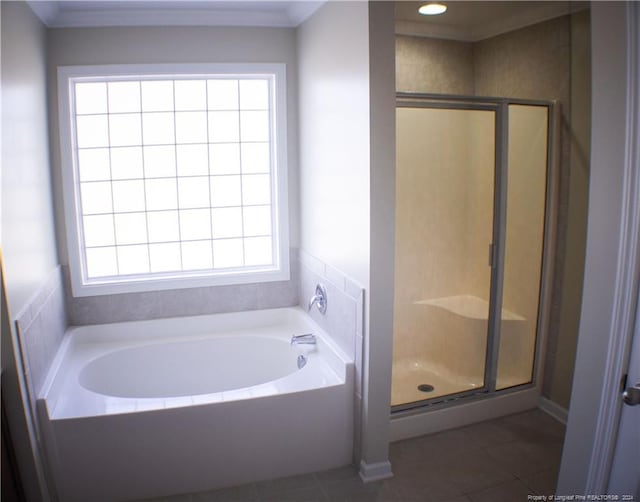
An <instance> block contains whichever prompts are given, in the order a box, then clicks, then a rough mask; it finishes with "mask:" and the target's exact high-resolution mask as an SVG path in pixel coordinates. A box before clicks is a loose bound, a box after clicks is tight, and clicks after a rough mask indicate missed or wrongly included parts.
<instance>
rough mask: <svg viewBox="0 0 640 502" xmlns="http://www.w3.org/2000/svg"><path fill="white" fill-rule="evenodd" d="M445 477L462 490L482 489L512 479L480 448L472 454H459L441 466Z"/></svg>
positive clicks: (507, 472) (510, 474)
mask: <svg viewBox="0 0 640 502" xmlns="http://www.w3.org/2000/svg"><path fill="white" fill-rule="evenodd" d="M443 469H444V471H445V476H446V477H447V479H448V480H449V481H450V482H452V483H453V484H455V485H456V487H457V488H459V489H460V490H461V491H462V492H464V493H467V492H472V491H476V490H482V489H484V488H488V487H490V486H493V485H496V484H499V483H501V482H505V481H509V480H512V479H514V475H513V474H512V473H510V472H509V471H508V470H507V469H505V468H504V466H502V465H501V464H499V463H498V462H495V461H494V460H493V459H492V458H491V457H490V456H489V455H487V454H486V453H485V452H483V451H481V450H476V453H475V454H473V455H466V456H460V457H459V458H457V459H456V460H454V461H451V462H449V463H447V464H445V465H444V466H443Z"/></svg>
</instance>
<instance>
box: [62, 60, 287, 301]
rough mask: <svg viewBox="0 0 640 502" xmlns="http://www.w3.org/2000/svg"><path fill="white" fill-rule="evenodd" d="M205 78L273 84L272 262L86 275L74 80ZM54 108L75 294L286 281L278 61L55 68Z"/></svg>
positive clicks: (282, 87) (282, 89) (282, 82)
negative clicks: (56, 109)
mask: <svg viewBox="0 0 640 502" xmlns="http://www.w3.org/2000/svg"><path fill="white" fill-rule="evenodd" d="M145 76H146V77H149V76H154V77H157V78H160V77H162V78H166V79H176V78H185V77H188V78H193V79H198V78H202V79H206V78H212V77H214V78H215V77H216V76H217V77H224V78H238V79H242V78H247V77H248V76H253V77H256V76H265V77H268V78H270V79H271V81H272V82H273V83H274V85H273V86H272V106H273V110H272V113H271V127H270V144H271V159H270V161H271V166H270V167H271V169H270V174H271V208H272V209H271V210H272V212H273V216H272V246H273V264H272V265H268V266H254V267H241V268H240V267H239V268H233V269H210V270H206V271H202V270H200V271H181V272H168V273H149V274H144V275H143V274H140V275H135V276H109V277H100V278H88V277H87V267H86V261H85V254H84V249H83V244H84V240H83V237H82V214H81V205H80V203H81V201H80V180H79V170H78V160H77V152H78V149H77V145H76V140H75V134H74V132H75V125H74V120H75V110H74V108H73V106H74V100H73V89H72V86H73V84H74V83H75V82H77V81H82V80H85V81H91V80H92V79H93V80H94V81H95V80H99V79H100V78H101V77H102V78H105V77H107V78H114V79H120V80H125V79H126V77H129V78H134V79H135V78H136V77H143V78H144V77H145ZM58 106H59V127H60V146H61V162H62V182H63V198H64V209H65V226H66V236H67V254H68V258H69V268H70V276H71V286H72V292H73V295H74V296H93V295H105V294H116V293H132V292H142V291H156V290H167V289H181V288H194V287H206V286H220V285H231V284H247V283H258V282H269V281H283V280H289V278H290V272H289V230H288V220H289V212H288V200H287V198H288V197H287V194H288V189H287V125H286V117H287V110H286V68H285V65H284V64H279V63H255V64H254V63H251V64H235V63H215V64H209V63H203V64H135V65H99V66H62V67H58Z"/></svg>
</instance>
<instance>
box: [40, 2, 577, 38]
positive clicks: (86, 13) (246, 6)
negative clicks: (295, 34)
mask: <svg viewBox="0 0 640 502" xmlns="http://www.w3.org/2000/svg"><path fill="white" fill-rule="evenodd" d="M325 1H326V0H325ZM325 1H322V0H318V1H315V0H288V1H285V0H276V1H272V0H110V1H105V0H30V1H28V3H29V5H30V6H31V7H32V9H33V10H34V12H35V13H36V14H37V15H38V16H39V17H40V19H41V20H42V21H43V22H44V23H45V24H46V25H47V26H49V27H52V28H70V27H97V26H273V27H295V26H298V25H299V24H300V23H301V22H303V21H304V20H305V19H307V18H308V17H310V16H311V15H312V14H313V13H314V12H315V11H316V10H317V9H318V8H319V7H320V6H321V5H322V4H324V3H325ZM329 1H340V0H329ZM360 1H364V0H360ZM425 1H427V0H425ZM441 1H442V2H443V3H446V4H447V5H448V7H449V9H448V10H447V12H445V13H444V14H442V15H440V16H421V15H420V14H418V7H419V6H420V5H422V4H423V3H425V2H424V1H423V2H415V1H406V0H399V1H396V5H395V10H396V33H398V34H404V35H418V36H429V37H435V38H448V39H455V40H463V41H477V40H482V39H484V38H488V37H491V36H495V35H498V34H500V33H505V32H507V31H512V30H515V29H518V28H522V27H524V26H528V25H530V24H534V23H538V22H541V21H545V20H547V19H552V18H554V17H558V16H561V15H564V14H567V13H569V12H572V11H576V10H581V9H583V8H586V7H588V2H579V1H483V0H476V1H460V0H448V1H447V0H441Z"/></svg>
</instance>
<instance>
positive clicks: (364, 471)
mask: <svg viewBox="0 0 640 502" xmlns="http://www.w3.org/2000/svg"><path fill="white" fill-rule="evenodd" d="M359 474H360V479H362V482H363V483H371V482H373V481H380V480H383V479H389V478H392V477H393V472H391V462H389V461H388V460H386V461H384V462H375V463H373V464H369V463H367V462H365V461H364V460H361V461H360V472H359Z"/></svg>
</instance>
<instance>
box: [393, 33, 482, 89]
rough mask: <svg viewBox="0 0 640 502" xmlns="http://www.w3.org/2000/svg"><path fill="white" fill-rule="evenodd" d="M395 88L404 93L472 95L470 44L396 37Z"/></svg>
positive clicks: (471, 49)
mask: <svg viewBox="0 0 640 502" xmlns="http://www.w3.org/2000/svg"><path fill="white" fill-rule="evenodd" d="M396 88H397V90H398V91H406V92H433V93H438V94H463V95H470V94H473V44H471V43H468V42H455V41H452V40H438V39H435V38H421V37H410V36H404V35H399V36H397V37H396Z"/></svg>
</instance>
